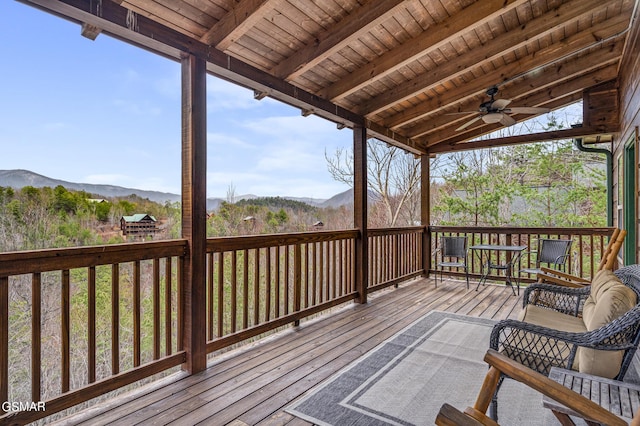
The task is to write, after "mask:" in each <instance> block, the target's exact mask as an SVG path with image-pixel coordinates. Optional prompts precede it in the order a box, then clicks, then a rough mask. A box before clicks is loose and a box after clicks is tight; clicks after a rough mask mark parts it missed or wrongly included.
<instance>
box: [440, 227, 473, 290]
mask: <svg viewBox="0 0 640 426" xmlns="http://www.w3.org/2000/svg"><path fill="white" fill-rule="evenodd" d="M438 252H439V253H440V261H439V262H437V264H436V266H437V267H438V268H439V269H440V282H442V270H443V269H442V268H463V269H464V273H465V276H466V278H467V290H468V289H469V268H468V267H467V257H468V249H467V237H442V238H441V240H440V247H438V248H437V249H436V258H437V255H438ZM437 281H438V279H437V278H436V285H437Z"/></svg>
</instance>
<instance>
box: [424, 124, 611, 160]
mask: <svg viewBox="0 0 640 426" xmlns="http://www.w3.org/2000/svg"><path fill="white" fill-rule="evenodd" d="M602 133H603V132H602V131H601V130H598V129H596V128H588V127H576V128H571V129H564V130H552V131H549V132H540V133H530V134H527V135H517V136H506V137H504V138H495V139H485V140H482V141H477V142H467V143H460V144H455V145H452V146H447V145H445V144H443V145H437V146H435V147H433V148H432V149H430V150H429V154H442V153H446V152H458V151H469V150H471V149H482V148H494V147H500V146H509V145H521V144H526V143H534V142H546V141H553V140H560V139H575V138H588V137H595V136H598V135H602Z"/></svg>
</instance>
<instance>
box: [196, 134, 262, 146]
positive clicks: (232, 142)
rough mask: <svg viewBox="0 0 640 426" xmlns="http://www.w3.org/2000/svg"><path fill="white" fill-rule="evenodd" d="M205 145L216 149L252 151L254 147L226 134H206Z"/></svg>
mask: <svg viewBox="0 0 640 426" xmlns="http://www.w3.org/2000/svg"><path fill="white" fill-rule="evenodd" d="M207 143H208V144H210V145H212V146H218V147H224V148H229V147H235V148H240V149H253V148H254V145H252V144H250V143H248V142H246V141H245V140H244V139H242V138H240V137H236V136H233V135H230V134H226V133H207Z"/></svg>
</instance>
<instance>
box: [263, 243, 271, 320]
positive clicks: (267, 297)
mask: <svg viewBox="0 0 640 426" xmlns="http://www.w3.org/2000/svg"><path fill="white" fill-rule="evenodd" d="M265 254H266V260H265V268H266V269H265V275H266V281H265V296H264V299H265V300H264V302H265V312H264V320H265V322H266V321H269V319H270V318H271V247H267V250H266V253H265Z"/></svg>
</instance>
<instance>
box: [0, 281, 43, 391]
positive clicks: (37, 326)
mask: <svg viewBox="0 0 640 426" xmlns="http://www.w3.org/2000/svg"><path fill="white" fill-rule="evenodd" d="M41 325H42V275H41V274H40V273H35V274H33V275H32V277H31V400H32V401H40V396H41V390H40V376H41V365H42V362H41V358H42V348H41V344H42V326H41ZM3 401H6V400H5V399H3Z"/></svg>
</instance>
